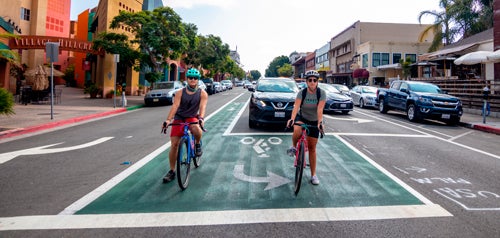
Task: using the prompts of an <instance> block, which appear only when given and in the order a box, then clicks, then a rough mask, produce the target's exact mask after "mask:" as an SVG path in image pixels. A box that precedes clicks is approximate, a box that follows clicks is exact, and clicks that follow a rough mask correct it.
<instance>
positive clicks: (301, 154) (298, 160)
mask: <svg viewBox="0 0 500 238" xmlns="http://www.w3.org/2000/svg"><path fill="white" fill-rule="evenodd" d="M293 125H297V126H300V127H302V132H301V135H300V138H299V140H298V141H297V144H296V145H295V160H294V162H293V165H294V166H295V180H294V182H295V183H294V192H295V196H297V194H298V193H299V191H300V185H301V184H302V175H303V174H304V168H305V167H306V166H307V164H306V157H305V153H306V152H308V149H307V148H308V147H307V139H306V136H307V134H308V131H309V129H308V128H309V127H316V126H312V125H308V124H305V123H297V122H295V123H293ZM320 133H321V137H320V138H323V135H324V133H323V130H320Z"/></svg>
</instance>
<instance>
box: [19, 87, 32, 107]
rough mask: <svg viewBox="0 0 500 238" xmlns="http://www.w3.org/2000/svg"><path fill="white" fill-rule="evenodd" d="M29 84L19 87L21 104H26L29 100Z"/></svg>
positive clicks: (30, 92)
mask: <svg viewBox="0 0 500 238" xmlns="http://www.w3.org/2000/svg"><path fill="white" fill-rule="evenodd" d="M31 94H32V89H31V86H23V87H21V104H24V105H28V103H30V102H31Z"/></svg>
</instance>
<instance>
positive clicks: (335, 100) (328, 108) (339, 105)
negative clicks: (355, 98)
mask: <svg viewBox="0 0 500 238" xmlns="http://www.w3.org/2000/svg"><path fill="white" fill-rule="evenodd" d="M318 86H319V87H320V88H322V89H323V90H325V91H326V93H327V95H326V103H325V108H324V109H323V112H325V113H329V112H341V113H342V114H348V113H349V112H350V111H352V110H353V105H354V103H353V102H352V99H351V97H349V96H346V95H344V94H342V93H340V91H339V90H337V88H335V86H333V85H331V84H326V83H319V85H318Z"/></svg>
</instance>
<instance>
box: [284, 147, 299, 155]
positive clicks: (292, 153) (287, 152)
mask: <svg viewBox="0 0 500 238" xmlns="http://www.w3.org/2000/svg"><path fill="white" fill-rule="evenodd" d="M296 153H297V149H295V147H293V146H290V148H288V150H286V154H287V155H288V156H291V157H295V154H296Z"/></svg>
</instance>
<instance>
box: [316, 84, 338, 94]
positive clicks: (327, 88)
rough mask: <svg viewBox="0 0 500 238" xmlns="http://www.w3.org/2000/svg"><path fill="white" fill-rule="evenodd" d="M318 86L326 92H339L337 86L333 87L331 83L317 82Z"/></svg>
mask: <svg viewBox="0 0 500 238" xmlns="http://www.w3.org/2000/svg"><path fill="white" fill-rule="evenodd" d="M319 87H320V88H322V89H323V90H325V91H326V92H328V93H340V92H339V90H337V88H335V87H334V86H332V85H328V84H325V83H321V84H319Z"/></svg>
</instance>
